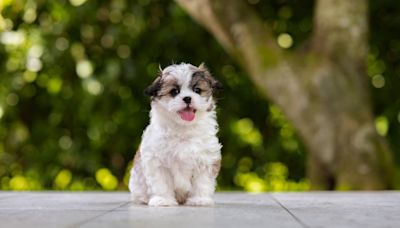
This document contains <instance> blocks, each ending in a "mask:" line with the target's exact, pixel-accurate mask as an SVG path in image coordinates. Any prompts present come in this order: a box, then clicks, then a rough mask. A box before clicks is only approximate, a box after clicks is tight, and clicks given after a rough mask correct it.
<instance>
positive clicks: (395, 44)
mask: <svg viewBox="0 0 400 228" xmlns="http://www.w3.org/2000/svg"><path fill="white" fill-rule="evenodd" d="M248 2H249V4H251V5H253V6H254V9H255V10H256V11H257V12H258V13H259V14H260V15H261V16H262V18H263V20H265V23H267V24H268V25H269V26H271V28H272V30H273V32H274V34H275V35H276V37H277V43H278V44H279V45H280V46H281V47H282V48H287V49H292V48H295V47H302V46H303V45H307V44H306V43H305V41H306V39H307V38H308V37H309V35H310V33H311V29H312V12H313V1H311V0H307V1H300V0H290V1H289V0H275V1H258V0H249V1H248ZM0 11H1V16H0V32H1V34H0V189H6V190H7V189H12V190H27V189H30V190H41V189H57V190H95V189H105V190H115V189H126V188H127V186H126V184H127V181H128V178H129V173H128V170H129V168H130V167H131V166H132V162H131V160H132V158H133V156H134V153H135V150H136V148H137V146H138V145H139V143H140V137H141V134H142V130H143V129H144V127H145V126H146V125H147V123H148V111H149V99H148V98H147V97H145V96H143V93H142V91H143V89H144V88H145V87H146V86H147V85H149V84H150V83H151V81H152V80H153V79H154V77H155V75H156V73H157V71H158V66H159V64H160V65H161V66H166V65H169V64H171V63H173V62H175V63H179V62H190V63H193V64H200V63H201V62H203V61H205V62H206V64H207V65H208V67H209V68H210V69H211V71H212V73H213V74H214V75H215V76H216V77H217V78H218V79H219V80H220V81H222V82H223V84H224V85H225V91H224V93H223V95H222V96H220V98H219V101H218V102H219V108H218V113H219V116H218V119H219V123H220V139H221V141H222V143H223V145H224V147H223V161H222V170H221V173H220V176H219V177H218V183H219V187H218V188H219V189H220V190H235V189H244V190H247V191H253V192H259V191H282V190H307V189H308V183H307V180H306V179H305V149H304V147H303V145H302V143H301V142H300V141H299V139H298V137H297V136H296V134H295V132H294V129H293V127H292V126H291V125H290V123H288V122H287V121H286V120H285V118H284V117H283V115H282V114H281V112H280V110H279V109H278V108H277V107H275V106H273V105H270V104H269V103H268V102H267V101H266V100H265V99H264V97H263V96H262V94H260V93H259V92H258V91H257V90H255V89H254V86H253V85H252V84H251V83H250V81H249V79H248V78H247V75H246V74H245V73H244V72H243V71H242V70H241V69H239V68H238V66H237V65H236V64H235V63H234V62H233V60H232V59H231V58H230V57H229V56H228V55H227V54H226V53H225V52H224V50H223V49H222V48H221V46H220V45H219V44H218V43H217V42H216V41H215V39H214V38H213V37H212V36H211V35H210V34H208V33H207V32H206V31H205V30H204V29H203V28H201V27H200V26H199V25H198V24H196V23H195V22H194V21H193V20H192V19H191V18H189V17H188V16H187V15H186V13H185V12H184V11H183V10H182V9H181V8H179V6H177V5H176V4H175V3H174V2H173V1H162V0H137V1H128V0H112V1H86V0H69V1H68V0H57V1H49V0H47V1H46V0H36V1H34V0H15V1H12V0H2V1H0ZM399 12H400V11H399V4H397V3H396V2H395V1H394V0H390V1H389V0H384V1H371V26H372V28H371V39H370V40H371V47H372V48H371V53H370V55H369V57H368V75H369V76H370V80H371V88H372V92H373V94H372V95H373V96H372V97H373V100H374V104H375V107H374V108H375V112H376V114H377V116H379V117H378V118H377V119H376V124H377V130H378V132H379V133H380V134H382V135H386V136H387V137H388V139H389V140H390V142H391V145H392V146H393V149H394V151H395V155H396V159H397V164H399V163H400V155H399V153H400V149H399V147H400V141H399V140H398V139H399V138H400V127H399V122H400V113H399V110H400V96H399V90H398V89H396V88H398V87H399V80H398V79H399V78H398V76H399V75H400V67H399V66H400V64H399V60H400V56H399V52H400V38H399V37H400V36H399V34H397V33H399V32H400V31H399V30H398V28H399V27H400V14H399Z"/></svg>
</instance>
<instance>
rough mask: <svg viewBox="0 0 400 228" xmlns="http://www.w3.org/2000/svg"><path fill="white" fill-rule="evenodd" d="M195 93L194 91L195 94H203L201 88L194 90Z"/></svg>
mask: <svg viewBox="0 0 400 228" xmlns="http://www.w3.org/2000/svg"><path fill="white" fill-rule="evenodd" d="M193 91H194V92H195V93H198V94H200V93H201V89H200V88H199V87H194V88H193Z"/></svg>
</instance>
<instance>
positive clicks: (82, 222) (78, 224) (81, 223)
mask: <svg viewBox="0 0 400 228" xmlns="http://www.w3.org/2000/svg"><path fill="white" fill-rule="evenodd" d="M129 203H130V201H128V202H125V203H122V204H121V205H119V206H117V207H115V208H112V209H110V210H107V211H105V212H103V213H101V214H98V215H96V216H94V217H92V218H88V219H86V220H83V221H81V222H79V223H77V224H75V225H71V226H68V227H80V226H82V225H84V224H86V223H89V222H91V221H93V220H95V219H97V218H99V217H101V216H103V215H106V214H108V213H110V212H113V211H115V210H117V209H118V208H121V207H123V206H125V205H127V204H129Z"/></svg>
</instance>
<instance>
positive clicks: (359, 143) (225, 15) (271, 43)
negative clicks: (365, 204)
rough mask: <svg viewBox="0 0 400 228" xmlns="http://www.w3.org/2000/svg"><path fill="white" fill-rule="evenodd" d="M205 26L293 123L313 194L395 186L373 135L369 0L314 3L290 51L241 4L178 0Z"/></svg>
mask: <svg viewBox="0 0 400 228" xmlns="http://www.w3.org/2000/svg"><path fill="white" fill-rule="evenodd" d="M176 1H177V2H178V3H179V4H180V5H181V6H182V7H183V8H184V9H185V10H186V11H187V12H188V13H189V14H190V15H191V16H192V17H193V18H194V19H196V20H197V21H198V22H199V23H200V24H202V25H203V26H204V27H206V28H207V29H208V30H209V31H210V32H211V33H212V34H213V35H214V36H215V37H216V38H217V40H218V41H219V42H220V43H221V45H222V46H223V47H224V48H225V49H226V51H227V52H228V53H229V54H230V55H231V56H233V57H234V58H235V59H236V60H237V61H238V62H239V63H240V64H241V65H242V67H243V68H244V69H246V71H247V72H248V73H249V75H250V76H251V79H252V80H253V82H254V83H255V84H256V85H257V86H258V87H259V89H260V90H261V91H263V92H264V94H265V95H266V96H267V97H268V98H269V99H271V100H272V101H273V102H274V103H275V104H277V105H278V106H279V108H281V109H282V110H283V112H284V114H285V115H286V117H287V118H288V119H289V120H290V121H291V122H292V123H293V124H294V126H295V128H296V129H297V131H298V132H299V134H300V136H301V137H302V139H303V141H304V143H305V145H306V147H307V148H308V150H309V156H308V167H307V168H308V177H309V178H310V181H311V184H312V188H314V189H355V190H356V189H386V188H391V187H393V181H394V178H393V176H394V173H395V169H394V165H393V161H392V154H391V150H390V148H389V146H388V144H387V142H386V141H385V139H384V138H382V137H381V136H380V135H379V134H378V133H377V132H376V130H375V125H374V117H373V114H372V105H371V102H370V95H369V92H368V84H367V77H366V58H367V54H368V2H367V0H354V1H348V0H317V1H316V6H315V12H314V19H313V20H314V23H313V24H314V30H313V33H312V35H311V37H310V39H309V42H308V43H307V44H306V45H304V46H302V47H301V48H299V49H297V50H296V51H288V52H286V51H282V49H280V48H279V46H281V47H284V48H285V47H289V46H291V44H290V43H291V42H292V40H291V37H290V36H289V35H288V34H282V35H281V36H279V37H278V44H279V46H278V45H276V43H275V39H274V38H273V35H272V32H271V29H270V28H269V27H268V26H267V25H266V24H265V23H263V21H262V20H261V19H260V18H259V16H257V15H256V13H255V12H253V10H252V9H251V7H250V6H249V4H247V3H246V2H245V1H243V0H215V1H213V0H176Z"/></svg>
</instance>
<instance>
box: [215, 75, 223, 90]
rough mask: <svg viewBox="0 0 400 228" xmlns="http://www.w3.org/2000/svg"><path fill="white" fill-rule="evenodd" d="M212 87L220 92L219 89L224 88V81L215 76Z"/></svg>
mask: <svg viewBox="0 0 400 228" xmlns="http://www.w3.org/2000/svg"><path fill="white" fill-rule="evenodd" d="M212 88H213V90H214V91H217V92H218V91H221V90H223V89H224V85H222V83H221V82H220V81H218V80H216V79H215V78H213V81H212Z"/></svg>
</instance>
